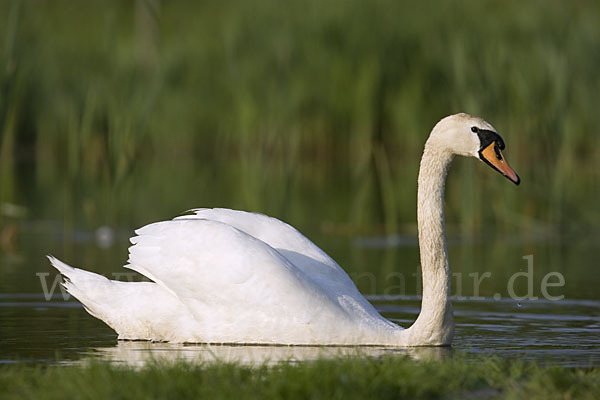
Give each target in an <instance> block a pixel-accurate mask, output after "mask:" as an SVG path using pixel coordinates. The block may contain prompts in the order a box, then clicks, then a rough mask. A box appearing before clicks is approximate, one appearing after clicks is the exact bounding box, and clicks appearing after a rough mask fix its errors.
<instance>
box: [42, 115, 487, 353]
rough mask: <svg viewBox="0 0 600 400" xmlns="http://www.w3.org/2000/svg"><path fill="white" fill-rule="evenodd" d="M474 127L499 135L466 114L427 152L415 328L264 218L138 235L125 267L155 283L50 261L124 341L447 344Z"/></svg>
mask: <svg viewBox="0 0 600 400" xmlns="http://www.w3.org/2000/svg"><path fill="white" fill-rule="evenodd" d="M473 124H477V125H478V126H484V127H490V126H489V124H486V123H485V122H484V121H482V120H480V119H477V118H473V117H470V116H467V115H465V114H459V115H456V116H451V117H447V118H445V119H444V120H442V121H440V123H438V124H437V125H436V127H435V128H434V130H433V131H432V134H431V136H430V139H429V140H428V145H426V151H425V154H424V157H423V160H422V162H421V171H420V173H419V213H418V219H419V239H420V245H421V255H422V264H423V276H424V281H423V285H424V288H423V289H424V291H423V309H422V312H421V315H420V316H419V318H418V319H417V321H416V322H415V324H414V325H413V326H412V327H411V328H409V329H406V330H405V329H403V328H401V327H399V326H398V325H396V324H394V323H392V322H390V321H388V320H386V319H385V318H383V317H382V316H381V315H379V313H378V312H377V311H376V310H375V308H374V307H373V306H372V305H371V304H370V303H369V302H368V301H367V300H366V299H365V298H364V297H363V296H362V295H361V294H360V293H359V291H358V290H357V288H356V286H355V285H354V283H353V282H352V280H351V279H350V278H349V277H348V275H347V274H346V273H345V272H344V270H342V268H340V266H339V265H338V264H337V263H336V262H335V261H334V260H333V259H331V258H330V257H329V256H328V255H327V254H326V253H325V252H323V251H322V250H321V249H320V248H318V247H317V246H316V245H315V244H314V243H312V242H311V241H310V240H309V239H307V238H306V237H305V236H303V235H302V234H301V233H300V232H298V231H297V230H296V229H295V228H293V227H291V226H290V225H288V224H286V223H284V222H282V221H279V220H277V219H275V218H271V217H268V216H265V215H261V214H254V213H248V212H243V211H235V210H228V209H198V210H194V215H186V216H182V217H178V218H175V219H174V220H171V221H164V222H157V223H154V224H150V225H147V226H145V227H143V228H140V229H138V230H137V231H136V234H137V236H135V237H133V238H132V239H131V242H132V243H133V245H132V246H131V247H130V249H129V260H128V262H129V264H128V265H126V266H125V267H127V268H130V269H132V270H134V271H137V272H139V273H141V274H142V275H144V276H146V277H148V278H149V279H150V280H152V282H118V281H110V280H108V279H106V278H104V277H102V276H100V275H97V274H94V273H91V272H87V271H83V270H80V269H76V268H72V267H70V266H68V265H66V264H64V263H63V262H61V261H59V260H58V259H56V258H54V257H49V258H50V261H51V263H52V265H53V266H54V267H56V268H57V269H58V270H59V271H60V273H61V274H62V275H63V276H65V277H66V280H65V283H64V286H65V288H66V289H67V290H68V291H69V293H71V294H72V295H73V296H75V297H76V298H77V299H79V300H80V301H81V302H82V303H83V304H84V306H85V308H86V310H88V312H89V313H90V314H92V315H93V316H95V317H97V318H99V319H101V320H103V321H104V322H105V323H107V324H108V325H109V326H111V327H112V328H113V329H114V330H115V331H116V332H117V333H118V335H119V339H146V340H153V341H171V342H201V343H257V344H258V343H260V344H296V345H392V346H419V345H446V344H449V343H450V341H451V340H452V332H453V326H454V324H453V321H452V307H451V305H450V301H449V298H448V296H449V276H450V271H449V266H448V264H447V257H446V248H445V239H444V232H443V186H444V180H445V173H446V170H447V168H448V166H449V164H450V162H451V160H452V156H453V154H473V153H476V152H477V150H478V149H473V148H464V149H453V148H450V147H449V146H450V143H451V144H452V146H456V145H457V141H456V138H455V137H454V135H455V133H454V131H456V130H459V131H460V132H461V135H467V136H468V137H467V138H466V139H465V140H464V142H465V143H466V144H463V146H470V147H473V146H477V147H479V140H476V141H475V140H474V139H473V138H472V137H471V136H472V135H473V134H472V133H471V131H470V127H471V125H473ZM449 132H450V133H449ZM444 135H445V137H446V140H444ZM440 139H441V140H440ZM446 142H447V143H446ZM431 143H433V144H435V146H433V145H430V144H431ZM444 146H446V147H444ZM432 280H433V282H432Z"/></svg>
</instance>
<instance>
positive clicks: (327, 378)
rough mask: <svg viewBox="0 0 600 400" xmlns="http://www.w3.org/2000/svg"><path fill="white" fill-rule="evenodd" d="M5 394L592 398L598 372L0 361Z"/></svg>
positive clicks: (507, 366) (425, 365)
mask: <svg viewBox="0 0 600 400" xmlns="http://www.w3.org/2000/svg"><path fill="white" fill-rule="evenodd" d="M0 387H2V391H1V392H0V397H2V398H7V399H11V398H14V399H20V400H21V399H36V400H37V399H63V398H77V399H98V398H110V399H126V398H136V399H146V398H169V399H175V398H209V399H221V398H223V399H239V398H244V399H270V398H282V399H306V398H312V399H342V398H343V399H354V398H356V399H367V398H377V399H398V398H411V399H416V398H419V399H421V398H424V399H431V398H507V399H544V400H548V399H575V398H577V399H596V398H598V396H599V395H600V370H598V369H568V368H558V367H540V366H537V365H535V364H527V363H523V362H520V361H499V360H497V359H481V360H478V361H473V362H467V361H465V360H463V359H451V360H447V361H444V362H432V361H413V360H410V359H409V358H403V357H384V358H381V359H371V358H364V359H363V358H342V359H337V360H321V361H314V362H304V363H298V364H289V363H283V364H278V365H275V366H259V367H245V366H239V365H233V364H211V365H199V364H190V363H174V364H159V363H157V364H149V365H146V366H144V367H142V368H138V369H132V368H128V367H124V366H119V365H115V364H107V363H90V364H87V365H86V366H84V367H74V366H73V367H71V366H69V367H64V366H47V367H40V366H38V367H32V366H3V367H1V368H0Z"/></svg>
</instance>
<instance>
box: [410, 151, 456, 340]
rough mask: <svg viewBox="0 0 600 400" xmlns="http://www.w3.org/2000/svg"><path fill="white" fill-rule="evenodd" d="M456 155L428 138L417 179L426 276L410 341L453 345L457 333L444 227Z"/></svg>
mask: <svg viewBox="0 0 600 400" xmlns="http://www.w3.org/2000/svg"><path fill="white" fill-rule="evenodd" d="M453 158H454V155H453V154H452V153H450V152H449V151H446V150H440V149H438V148H437V147H436V146H435V143H434V142H432V141H431V140H429V141H428V142H427V143H426V145H425V151H424V152H423V158H422V159H421V167H420V170H419V179H418V194H417V203H418V204H417V221H418V226H419V249H420V252H421V269H422V276H423V281H422V282H423V300H422V305H421V313H420V314H419V317H418V318H417V320H416V321H415V323H414V324H413V325H412V326H411V327H410V328H409V330H410V337H411V342H415V343H420V344H424V345H425V344H431V345H436V344H437V345H444V344H450V342H451V341H452V335H453V333H454V320H453V311H452V303H451V302H450V265H449V263H448V253H447V248H446V236H445V227H444V225H445V224H444V186H445V182H446V174H447V172H448V168H449V167H450V163H451V162H452V159H453Z"/></svg>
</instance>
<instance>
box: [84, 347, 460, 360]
mask: <svg viewBox="0 0 600 400" xmlns="http://www.w3.org/2000/svg"><path fill="white" fill-rule="evenodd" d="M94 354H95V355H96V357H94V358H96V359H98V358H99V359H101V360H103V361H109V362H114V363H119V364H126V365H130V366H143V365H145V364H146V363H148V362H153V361H158V362H177V361H186V362H197V363H213V362H226V363H237V364H242V365H262V364H276V363H280V362H299V361H311V360H317V359H328V358H338V357H383V356H409V357H411V358H414V359H416V360H443V359H446V358H449V357H451V356H452V349H451V348H450V347H415V348H390V347H378V346H373V347H365V346H361V347H351V346H344V347H337V346H258V345H256V346H254V345H243V346H236V345H209V344H198V345H182V344H171V343H151V342H131V341H119V342H118V343H117V344H116V345H115V346H113V347H100V348H96V349H94Z"/></svg>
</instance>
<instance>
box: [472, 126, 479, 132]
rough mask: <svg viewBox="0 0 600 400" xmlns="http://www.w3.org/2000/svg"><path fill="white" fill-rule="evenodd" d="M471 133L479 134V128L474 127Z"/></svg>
mask: <svg viewBox="0 0 600 400" xmlns="http://www.w3.org/2000/svg"><path fill="white" fill-rule="evenodd" d="M471 132H473V133H477V132H479V129H477V127H476V126H473V127H472V128H471Z"/></svg>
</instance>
